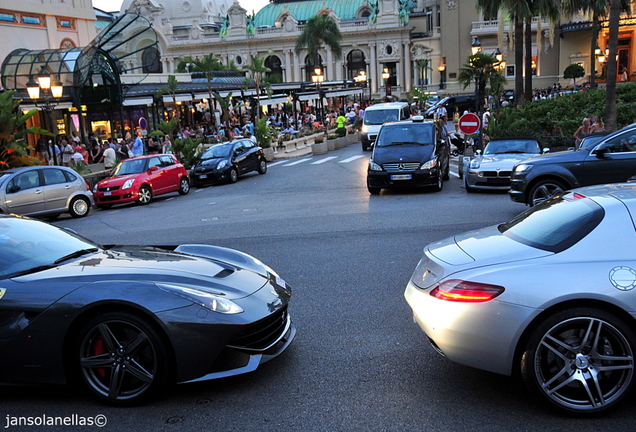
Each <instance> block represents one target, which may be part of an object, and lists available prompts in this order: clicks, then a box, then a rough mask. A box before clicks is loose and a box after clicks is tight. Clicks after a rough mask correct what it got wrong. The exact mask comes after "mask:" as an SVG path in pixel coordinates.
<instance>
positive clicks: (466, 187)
mask: <svg viewBox="0 0 636 432" xmlns="http://www.w3.org/2000/svg"><path fill="white" fill-rule="evenodd" d="M464 189H466V192H468V193H473V192H476V190H475V188H474V187H470V186H468V182H467V181H466V179H464Z"/></svg>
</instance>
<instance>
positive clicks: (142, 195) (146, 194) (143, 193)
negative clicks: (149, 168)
mask: <svg viewBox="0 0 636 432" xmlns="http://www.w3.org/2000/svg"><path fill="white" fill-rule="evenodd" d="M150 201H152V190H151V189H150V187H149V186H147V185H143V186H142V187H140V188H139V197H138V198H137V203H138V204H141V205H146V204H149V203H150Z"/></svg>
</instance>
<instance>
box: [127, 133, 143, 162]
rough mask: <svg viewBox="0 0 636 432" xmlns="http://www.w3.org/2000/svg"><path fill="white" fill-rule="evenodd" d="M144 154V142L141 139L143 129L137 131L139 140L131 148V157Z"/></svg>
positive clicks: (136, 139)
mask: <svg viewBox="0 0 636 432" xmlns="http://www.w3.org/2000/svg"><path fill="white" fill-rule="evenodd" d="M143 154H144V141H143V140H142V139H141V129H137V138H135V141H133V142H132V144H131V146H130V152H129V155H130V157H135V156H142V155H143Z"/></svg>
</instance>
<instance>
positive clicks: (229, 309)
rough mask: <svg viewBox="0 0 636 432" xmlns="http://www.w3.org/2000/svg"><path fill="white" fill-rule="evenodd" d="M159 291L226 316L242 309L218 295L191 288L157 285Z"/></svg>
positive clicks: (237, 312)
mask: <svg viewBox="0 0 636 432" xmlns="http://www.w3.org/2000/svg"><path fill="white" fill-rule="evenodd" d="M157 286H158V287H159V289H161V290H163V291H166V292H169V293H171V294H174V295H176V296H179V297H181V298H184V299H186V300H188V301H191V302H192V303H195V304H197V305H199V306H201V307H204V308H206V309H209V310H211V311H212V312H218V313H222V314H226V315H233V314H239V313H242V312H243V308H242V307H240V306H239V305H237V304H236V303H234V302H233V301H232V300H230V299H227V298H225V297H223V296H222V295H221V294H220V293H219V294H213V293H210V292H207V291H201V290H198V289H193V288H186V287H182V286H178V285H165V284H157Z"/></svg>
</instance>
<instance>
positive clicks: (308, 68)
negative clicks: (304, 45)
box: [305, 54, 326, 82]
mask: <svg viewBox="0 0 636 432" xmlns="http://www.w3.org/2000/svg"><path fill="white" fill-rule="evenodd" d="M316 67H319V68H321V69H322V73H323V75H324V74H325V73H326V71H325V69H324V68H323V66H322V56H321V55H320V54H318V64H314V59H313V58H309V56H307V57H305V81H308V82H311V76H312V75H313V74H314V69H315V68H316Z"/></svg>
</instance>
